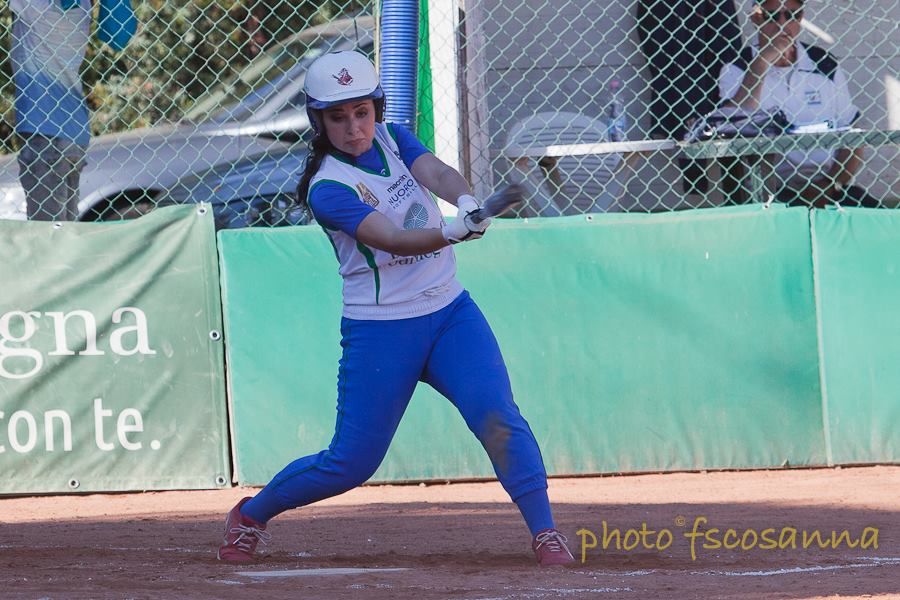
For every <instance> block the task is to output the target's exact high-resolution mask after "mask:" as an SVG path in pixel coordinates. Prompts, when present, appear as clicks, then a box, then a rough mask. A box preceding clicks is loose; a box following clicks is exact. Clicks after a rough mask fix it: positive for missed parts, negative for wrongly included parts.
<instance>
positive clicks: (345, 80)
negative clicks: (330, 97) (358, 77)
mask: <svg viewBox="0 0 900 600" xmlns="http://www.w3.org/2000/svg"><path fill="white" fill-rule="evenodd" d="M332 77H334V78H335V79H337V82H338V85H350V84H351V83H353V77H351V76H350V72H349V71H347V69H341V70H340V72H339V73H338V74H337V75H332Z"/></svg>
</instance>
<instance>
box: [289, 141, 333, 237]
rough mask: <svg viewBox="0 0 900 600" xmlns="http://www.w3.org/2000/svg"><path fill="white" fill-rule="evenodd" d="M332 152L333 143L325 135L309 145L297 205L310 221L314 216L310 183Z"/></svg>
mask: <svg viewBox="0 0 900 600" xmlns="http://www.w3.org/2000/svg"><path fill="white" fill-rule="evenodd" d="M330 150H331V142H329V141H328V136H327V135H325V134H324V133H321V134H319V135H317V136H315V137H314V138H313V139H312V141H311V142H310V143H309V154H308V155H307V156H306V161H305V163H304V164H305V166H304V168H303V176H302V177H301V178H300V183H298V184H297V204H298V205H299V206H300V208H301V209H302V210H303V212H305V213H306V216H307V217H309V218H310V220H312V217H313V214H312V211H311V210H310V208H309V182H310V181H312V178H313V177H314V176H315V174H316V173H318V172H319V167H321V166H322V161H323V160H324V159H325V155H326V154H328V152H329V151H330Z"/></svg>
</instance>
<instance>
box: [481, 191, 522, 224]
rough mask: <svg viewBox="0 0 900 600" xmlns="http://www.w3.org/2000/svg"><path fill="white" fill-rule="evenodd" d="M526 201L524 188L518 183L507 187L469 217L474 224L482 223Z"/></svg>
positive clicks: (493, 195) (488, 199)
mask: <svg viewBox="0 0 900 600" xmlns="http://www.w3.org/2000/svg"><path fill="white" fill-rule="evenodd" d="M524 201H525V193H524V190H523V189H522V186H521V185H519V184H517V183H510V184H509V185H505V186H503V187H502V188H500V189H499V190H497V191H496V192H494V193H493V194H491V195H490V196H488V198H487V200H485V201H484V204H482V205H481V208H479V209H478V210H476V211H475V212H473V213H472V214H471V215H469V218H470V219H472V222H473V223H481V222H482V221H484V220H485V219H490V218H491V217H496V216H498V215H501V214H503V213H504V212H506V210H507V209H508V208H510V207H511V206H513V205H514V204H519V203H520V202H524Z"/></svg>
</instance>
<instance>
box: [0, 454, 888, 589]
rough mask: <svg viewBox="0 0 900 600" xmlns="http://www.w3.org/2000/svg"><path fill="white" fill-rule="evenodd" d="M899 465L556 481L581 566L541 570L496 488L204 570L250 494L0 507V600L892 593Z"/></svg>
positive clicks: (369, 491) (318, 511) (389, 506)
mask: <svg viewBox="0 0 900 600" xmlns="http://www.w3.org/2000/svg"><path fill="white" fill-rule="evenodd" d="M898 489H900V467H893V466H874V467H859V468H844V469H785V470H772V471H731V472H708V473H670V474H652V475H629V476H614V477H610V476H607V477H584V478H554V479H551V480H550V498H551V500H552V502H553V504H554V509H555V517H556V521H557V525H558V527H559V528H560V529H561V530H562V531H563V533H564V534H565V535H566V536H567V537H568V539H569V547H570V548H571V550H572V552H573V554H574V555H575V557H576V559H577V561H576V563H575V564H574V565H572V566H570V567H563V568H549V569H541V568H539V567H538V566H537V565H536V564H535V561H534V556H533V554H532V552H531V549H530V535H529V533H528V530H527V529H526V528H525V526H524V524H523V522H522V518H521V516H520V515H519V513H518V511H517V510H516V508H515V505H513V504H512V503H511V502H510V501H509V498H508V497H507V496H506V495H505V493H504V492H503V490H502V488H501V487H500V486H499V484H497V483H496V482H480V483H453V484H446V483H441V484H429V485H425V486H417V485H406V486H402V485H392V486H379V485H369V486H363V487H361V488H357V489H355V490H352V491H351V492H348V493H347V494H344V495H342V496H339V497H337V498H332V499H329V500H327V501H324V502H321V503H319V504H315V505H313V506H309V507H306V508H304V509H300V510H295V511H290V512H287V513H284V514H283V515H280V516H278V517H277V518H275V519H273V520H272V521H271V522H270V523H269V527H268V531H269V532H270V533H271V534H272V539H271V540H270V541H269V542H268V544H267V545H265V546H262V545H261V546H260V556H259V558H258V560H256V561H255V562H253V563H249V564H242V565H230V564H225V563H222V562H220V561H217V560H216V558H215V554H216V548H217V547H218V544H219V543H220V540H221V536H222V527H223V524H224V516H225V513H226V511H227V510H228V509H229V508H230V507H231V506H233V505H234V504H235V503H236V502H237V500H238V499H240V498H241V497H243V496H246V495H252V494H253V493H255V491H256V490H254V489H248V488H243V489H240V488H233V489H227V490H210V491H185V492H150V493H134V494H87V495H61V496H38V497H27V498H26V497H20V498H4V499H0V528H2V531H3V536H2V539H0V565H2V568H0V589H2V590H3V592H2V593H0V596H2V597H3V598H13V599H16V598H22V599H26V598H28V599H33V598H54V599H55V598H66V599H68V598H76V599H79V598H185V599H195V598H196V599H213V598H232V597H233V598H247V597H265V598H266V599H267V600H270V599H273V598H300V597H302V598H328V599H333V598H374V599H385V600H387V599H396V598H410V599H416V600H420V599H425V600H427V599H435V600H437V599H444V598H459V599H466V600H488V599H500V598H502V599H510V600H511V599H519V598H592V597H602V598H741V599H764V598H766V599H767V598H772V597H778V598H796V599H798V600H799V599H803V600H808V599H814V598H833V597H835V596H838V597H841V598H864V597H865V598H872V597H874V598H878V597H882V598H891V597H894V598H896V597H900V535H898V534H900V525H898V524H900V518H898V517H900V502H898V498H897V490H898Z"/></svg>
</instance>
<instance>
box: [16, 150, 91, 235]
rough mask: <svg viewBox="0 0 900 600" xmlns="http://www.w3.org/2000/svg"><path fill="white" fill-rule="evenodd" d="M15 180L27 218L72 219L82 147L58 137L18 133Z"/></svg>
mask: <svg viewBox="0 0 900 600" xmlns="http://www.w3.org/2000/svg"><path fill="white" fill-rule="evenodd" d="M22 140H23V144H22V149H21V150H20V151H19V156H18V162H19V182H20V183H21V184H22V188H23V189H24V191H25V204H26V206H27V209H28V219H29V220H32V221H74V220H75V219H76V218H77V216H78V198H79V194H78V180H79V177H80V175H81V169H82V168H83V167H84V153H85V151H84V148H83V147H81V146H79V145H78V144H75V143H74V142H70V141H69V140H65V139H62V138H55V137H47V136H45V135H39V134H34V133H28V134H23V135H22Z"/></svg>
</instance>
